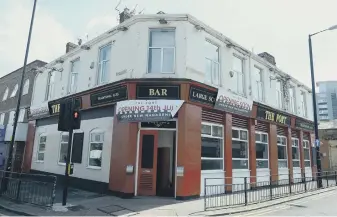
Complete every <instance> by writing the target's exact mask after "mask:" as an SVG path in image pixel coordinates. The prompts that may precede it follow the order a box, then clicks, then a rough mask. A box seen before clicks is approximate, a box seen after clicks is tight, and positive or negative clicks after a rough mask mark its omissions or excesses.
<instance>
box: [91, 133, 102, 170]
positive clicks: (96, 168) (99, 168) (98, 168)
mask: <svg viewBox="0 0 337 217" xmlns="http://www.w3.org/2000/svg"><path fill="white" fill-rule="evenodd" d="M93 134H103V140H102V141H101V142H99V143H102V152H101V155H102V156H101V166H100V167H99V166H91V165H90V152H91V144H92V143H98V142H92V141H91V138H92V135H93ZM105 134H106V132H105V131H104V130H102V129H100V128H95V129H92V130H91V131H90V132H89V141H88V143H89V145H88V156H87V169H94V170H101V169H102V166H103V162H104V161H103V153H104V145H105V137H106V135H105Z"/></svg>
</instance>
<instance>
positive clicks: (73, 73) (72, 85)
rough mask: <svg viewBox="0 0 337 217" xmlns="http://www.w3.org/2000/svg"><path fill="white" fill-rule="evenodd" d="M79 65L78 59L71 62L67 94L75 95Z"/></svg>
mask: <svg viewBox="0 0 337 217" xmlns="http://www.w3.org/2000/svg"><path fill="white" fill-rule="evenodd" d="M79 64H80V59H77V60H75V61H72V62H71V69H70V78H69V93H75V92H76V90H77V80H78V73H79Z"/></svg>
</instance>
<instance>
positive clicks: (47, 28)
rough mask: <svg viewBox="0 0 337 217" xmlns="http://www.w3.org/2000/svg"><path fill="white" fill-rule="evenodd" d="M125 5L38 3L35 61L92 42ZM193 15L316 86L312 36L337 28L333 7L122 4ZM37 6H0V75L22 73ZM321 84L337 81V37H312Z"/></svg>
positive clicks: (90, 0) (314, 0) (226, 1)
mask: <svg viewBox="0 0 337 217" xmlns="http://www.w3.org/2000/svg"><path fill="white" fill-rule="evenodd" d="M118 1H119V0H38V10H37V12H36V19H35V24H34V29H33V31H34V32H33V36H32V43H31V50H30V54H29V60H34V59H41V60H45V61H51V60H53V59H56V58H57V57H58V56H60V55H62V54H63V53H64V52H65V44H66V43H67V42H68V41H72V42H76V38H78V37H82V38H83V37H85V34H86V33H87V34H88V35H89V39H91V38H93V37H95V36H97V35H98V34H100V33H102V32H104V31H105V30H107V29H109V28H111V27H113V26H115V25H116V23H117V12H116V11H115V9H114V8H115V6H116V5H117V3H118ZM136 4H138V7H137V9H138V11H140V10H142V9H145V10H144V13H156V12H158V11H159V10H162V11H164V12H166V13H190V14H192V15H193V16H195V17H196V18H198V19H199V20H201V21H203V22H205V23H206V24H208V25H210V26H211V27H213V28H215V29H217V30H218V31H220V32H222V33H223V34H224V35H226V36H228V37H230V38H231V39H233V40H234V41H236V42H238V43H240V44H241V45H243V46H244V47H246V48H247V49H249V50H252V49H254V52H255V53H259V52H263V51H267V52H269V53H271V54H272V55H274V56H275V58H276V62H277V66H278V67H279V68H281V69H283V70H284V71H285V72H287V73H289V74H291V75H293V76H294V77H296V78H297V79H298V80H300V81H302V82H304V83H306V84H307V85H310V77H309V58H308V44H307V43H308V42H307V37H308V34H309V33H312V32H315V31H319V30H321V29H324V28H328V27H329V26H332V25H335V24H337V12H336V8H337V1H335V0H324V1H319V0H310V1H308V0H296V1H293V0H273V1H270V0H124V1H122V3H121V5H120V7H119V8H120V9H123V7H125V6H128V7H130V8H133V7H134V6H135V5H136ZM32 5H33V0H0V53H1V56H0V76H3V75H5V74H7V73H9V72H11V71H12V70H15V69H17V68H19V67H21V66H22V64H23V57H24V52H25V45H26V40H27V34H28V26H29V21H30V15H31V8H32ZM313 42H314V44H313V48H314V57H315V69H316V78H317V80H331V79H335V80H337V31H334V32H326V33H324V34H321V35H318V36H317V37H316V36H315V38H314V41H313Z"/></svg>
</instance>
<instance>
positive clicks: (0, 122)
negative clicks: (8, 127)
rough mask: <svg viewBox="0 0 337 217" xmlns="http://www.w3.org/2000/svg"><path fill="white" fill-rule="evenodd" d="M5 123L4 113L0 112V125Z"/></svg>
mask: <svg viewBox="0 0 337 217" xmlns="http://www.w3.org/2000/svg"><path fill="white" fill-rule="evenodd" d="M4 123H5V113H1V114H0V125H4Z"/></svg>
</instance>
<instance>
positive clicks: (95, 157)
mask: <svg viewBox="0 0 337 217" xmlns="http://www.w3.org/2000/svg"><path fill="white" fill-rule="evenodd" d="M102 150H103V143H91V144H90V154H89V166H94V167H101V166H102Z"/></svg>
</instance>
